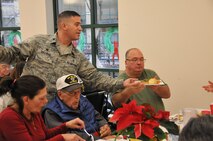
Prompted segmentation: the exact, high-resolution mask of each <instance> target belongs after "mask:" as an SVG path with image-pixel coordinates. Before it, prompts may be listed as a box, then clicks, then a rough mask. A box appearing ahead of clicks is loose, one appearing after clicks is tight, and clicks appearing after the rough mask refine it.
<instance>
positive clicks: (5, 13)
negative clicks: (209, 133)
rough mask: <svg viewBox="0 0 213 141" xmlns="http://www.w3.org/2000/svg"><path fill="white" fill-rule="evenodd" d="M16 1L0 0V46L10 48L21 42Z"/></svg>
mask: <svg viewBox="0 0 213 141" xmlns="http://www.w3.org/2000/svg"><path fill="white" fill-rule="evenodd" d="M19 30H20V17H19V5H18V0H0V44H1V45H3V46H11V45H14V44H17V43H19V42H21V33H20V31H19Z"/></svg>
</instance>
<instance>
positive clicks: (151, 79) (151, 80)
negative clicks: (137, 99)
mask: <svg viewBox="0 0 213 141" xmlns="http://www.w3.org/2000/svg"><path fill="white" fill-rule="evenodd" d="M141 82H143V83H144V84H145V85H146V84H148V85H150V84H151V85H152V84H159V83H160V82H161V80H159V79H157V78H155V77H153V78H150V79H145V80H141Z"/></svg>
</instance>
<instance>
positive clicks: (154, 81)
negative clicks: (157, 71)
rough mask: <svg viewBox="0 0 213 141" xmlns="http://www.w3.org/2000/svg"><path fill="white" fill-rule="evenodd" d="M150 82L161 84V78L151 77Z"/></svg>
mask: <svg viewBox="0 0 213 141" xmlns="http://www.w3.org/2000/svg"><path fill="white" fill-rule="evenodd" d="M148 82H149V84H159V83H160V80H159V79H156V78H151V79H149V81H148Z"/></svg>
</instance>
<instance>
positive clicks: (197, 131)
mask: <svg viewBox="0 0 213 141" xmlns="http://www.w3.org/2000/svg"><path fill="white" fill-rule="evenodd" d="M212 131H213V116H211V115H206V116H201V117H198V118H192V119H190V120H189V122H188V123H187V124H186V125H185V126H184V128H183V129H182V131H181V133H180V135H179V141H213V133H212Z"/></svg>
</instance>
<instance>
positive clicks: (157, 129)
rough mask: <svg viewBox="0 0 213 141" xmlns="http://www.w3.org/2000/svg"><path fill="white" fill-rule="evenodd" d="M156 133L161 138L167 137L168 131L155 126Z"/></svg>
mask: <svg viewBox="0 0 213 141" xmlns="http://www.w3.org/2000/svg"><path fill="white" fill-rule="evenodd" d="M154 133H155V135H156V136H157V138H158V139H159V140H163V139H166V133H164V132H163V130H162V129H160V128H158V127H157V128H154Z"/></svg>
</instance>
